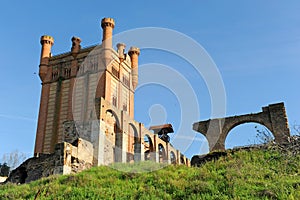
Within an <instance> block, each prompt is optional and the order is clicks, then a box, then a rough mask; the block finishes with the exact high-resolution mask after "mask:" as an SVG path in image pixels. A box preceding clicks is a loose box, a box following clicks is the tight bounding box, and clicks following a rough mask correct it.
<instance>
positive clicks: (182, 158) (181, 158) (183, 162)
mask: <svg viewBox="0 0 300 200" xmlns="http://www.w3.org/2000/svg"><path fill="white" fill-rule="evenodd" d="M180 164H183V165H185V159H184V156H183V155H181V156H180Z"/></svg>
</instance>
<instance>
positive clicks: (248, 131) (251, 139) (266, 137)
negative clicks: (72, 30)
mask: <svg viewBox="0 0 300 200" xmlns="http://www.w3.org/2000/svg"><path fill="white" fill-rule="evenodd" d="M272 140H274V136H273V134H272V133H271V131H270V130H269V129H268V128H267V127H266V126H264V125H261V124H259V123H256V122H245V123H242V124H239V125H236V126H234V127H233V128H232V129H231V130H230V131H229V133H228V135H227V137H226V140H225V149H232V148H238V147H243V146H251V145H258V144H263V143H267V142H270V141H272Z"/></svg>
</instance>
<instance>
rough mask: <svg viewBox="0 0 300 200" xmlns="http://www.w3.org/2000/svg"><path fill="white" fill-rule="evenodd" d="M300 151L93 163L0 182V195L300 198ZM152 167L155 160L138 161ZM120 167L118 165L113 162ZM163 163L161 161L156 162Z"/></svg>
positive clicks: (257, 151)
mask: <svg viewBox="0 0 300 200" xmlns="http://www.w3.org/2000/svg"><path fill="white" fill-rule="evenodd" d="M299 164H300V155H296V156H288V157H286V156H283V155H282V154H281V153H280V152H279V151H277V150H272V151H265V150H252V151H245V150H241V151H238V152H232V153H228V155H227V156H226V157H222V158H220V159H219V160H217V161H211V162H207V163H205V164H204V165H202V166H201V167H199V168H196V167H190V168H189V167H186V166H167V167H164V168H162V169H160V170H156V171H153V172H148V173H133V172H136V167H133V166H132V165H129V164H127V165H125V166H124V165H123V166H120V165H117V168H118V167H122V169H126V171H127V172H121V171H118V170H116V169H113V168H110V167H105V166H102V167H95V168H92V169H90V170H87V171H84V172H82V173H79V174H76V175H69V176H52V177H49V178H44V179H41V180H38V181H34V182H31V183H29V184H23V185H13V184H7V185H2V186H0V199H34V198H35V196H37V199H197V200H198V199H295V200H297V199H300V174H299V173H300V172H299ZM137 165H138V167H140V168H142V169H145V168H146V167H148V168H147V169H149V170H152V169H156V167H157V166H156V165H154V164H153V163H149V162H144V163H139V164H137ZM114 167H116V166H114ZM158 168H159V166H158Z"/></svg>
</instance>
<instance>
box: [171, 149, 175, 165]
mask: <svg viewBox="0 0 300 200" xmlns="http://www.w3.org/2000/svg"><path fill="white" fill-rule="evenodd" d="M170 161H171V164H176V155H175V153H174V151H171V152H170Z"/></svg>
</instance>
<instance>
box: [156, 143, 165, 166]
mask: <svg viewBox="0 0 300 200" xmlns="http://www.w3.org/2000/svg"><path fill="white" fill-rule="evenodd" d="M158 153H159V162H160V163H164V162H166V161H167V154H166V150H165V148H164V146H163V145H162V144H158Z"/></svg>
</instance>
